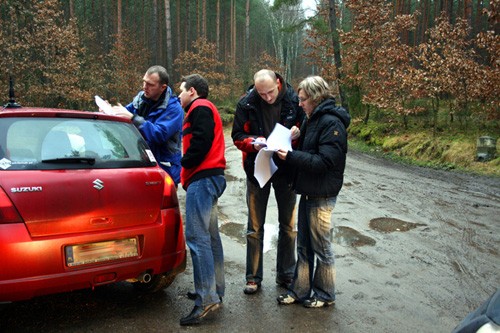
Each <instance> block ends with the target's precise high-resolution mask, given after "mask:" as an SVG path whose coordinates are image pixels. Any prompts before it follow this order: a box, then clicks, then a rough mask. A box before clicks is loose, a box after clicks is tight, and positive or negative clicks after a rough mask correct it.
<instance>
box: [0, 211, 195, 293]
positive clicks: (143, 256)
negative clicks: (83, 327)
mask: <svg viewBox="0 0 500 333" xmlns="http://www.w3.org/2000/svg"><path fill="white" fill-rule="evenodd" d="M162 220H163V221H164V222H162V223H154V224H149V225H143V226H139V227H130V228H124V229H113V230H110V231H107V232H102V231H100V232H99V233H86V234H78V235H71V236H67V235H65V236H61V237H50V238H35V239H34V238H31V237H30V235H29V233H28V231H27V229H26V227H25V225H24V224H23V223H13V224H0V254H1V259H0V302H5V301H18V300H23V299H29V298H33V297H35V296H41V295H46V294H53V293H59V292H67V291H72V290H76V289H84V288H93V287H94V286H98V285H102V284H108V283H113V282H118V281H123V280H127V279H136V278H137V277H138V276H139V275H140V274H141V273H144V272H146V271H147V272H148V273H150V274H152V275H154V274H163V273H167V272H176V273H180V272H181V271H183V270H184V267H185V260H186V247H185V241H184V234H183V228H182V222H181V219H180V214H179V211H178V209H171V210H165V211H163V212H162ZM130 237H137V239H138V240H139V248H140V249H139V256H138V257H136V258H127V259H120V260H115V261H108V262H101V263H97V264H90V265H85V266H79V267H69V266H68V265H66V260H65V251H64V248H65V246H67V245H72V244H85V243H91V242H99V241H107V240H114V239H123V238H130Z"/></svg>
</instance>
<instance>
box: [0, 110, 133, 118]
mask: <svg viewBox="0 0 500 333" xmlns="http://www.w3.org/2000/svg"><path fill="white" fill-rule="evenodd" d="M9 117H47V118H55V117H62V118H83V119H85V118H87V119H102V120H113V121H121V122H130V120H129V119H126V118H123V117H120V116H114V115H109V114H106V113H104V112H99V111H79V110H70V109H57V108H44V107H18V108H3V109H0V118H9Z"/></svg>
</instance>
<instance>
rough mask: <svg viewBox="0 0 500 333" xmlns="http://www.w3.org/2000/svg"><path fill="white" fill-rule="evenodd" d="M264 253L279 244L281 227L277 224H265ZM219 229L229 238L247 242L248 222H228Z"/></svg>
mask: <svg viewBox="0 0 500 333" xmlns="http://www.w3.org/2000/svg"><path fill="white" fill-rule="evenodd" d="M264 228H265V232H264V253H266V252H268V251H269V250H271V249H276V247H277V246H278V231H279V228H278V226H277V225H274V224H271V223H269V224H268V223H266V224H265V225H264ZM219 231H220V232H221V233H223V234H224V235H226V236H228V237H229V238H231V239H233V240H235V241H237V242H238V243H240V244H245V245H246V243H247V237H246V231H247V226H246V224H245V225H243V224H239V223H234V222H226V223H224V224H222V225H221V226H220V227H219Z"/></svg>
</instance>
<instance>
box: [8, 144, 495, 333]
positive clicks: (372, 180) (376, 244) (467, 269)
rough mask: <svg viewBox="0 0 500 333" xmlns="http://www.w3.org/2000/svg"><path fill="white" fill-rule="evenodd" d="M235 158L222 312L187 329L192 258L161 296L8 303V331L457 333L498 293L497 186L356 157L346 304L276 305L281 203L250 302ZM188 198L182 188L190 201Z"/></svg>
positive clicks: (343, 258) (343, 209)
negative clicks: (257, 289)
mask: <svg viewBox="0 0 500 333" xmlns="http://www.w3.org/2000/svg"><path fill="white" fill-rule="evenodd" d="M228 138H229V137H227V139H228ZM226 158H227V160H228V170H227V180H228V187H227V189H226V192H225V193H224V195H223V196H222V197H221V199H220V205H219V206H220V211H219V216H220V223H221V231H222V237H223V245H224V250H225V257H226V287H227V290H226V296H225V298H224V306H223V307H222V309H221V310H219V311H218V312H217V313H214V314H213V315H211V316H209V317H208V318H207V319H206V320H205V322H204V323H203V325H201V326H198V327H180V326H179V324H178V323H179V318H180V317H181V316H183V315H185V314H187V313H188V312H189V311H190V310H191V307H192V301H190V300H188V299H187V297H186V296H185V294H186V292H187V291H189V290H191V289H192V288H193V283H192V269H191V263H190V262H189V260H188V267H187V270H186V272H185V273H184V274H182V275H181V276H179V277H178V278H177V279H176V281H175V282H174V283H173V284H172V285H171V286H170V287H169V288H168V289H166V290H165V291H163V292H160V293H157V294H154V295H142V294H139V293H137V292H135V291H134V290H133V289H132V288H131V287H130V286H129V285H128V284H126V283H120V284H116V285H111V286H106V287H102V288H99V289H96V290H95V291H90V290H83V291H76V292H72V293H65V294H59V295H52V296H46V297H40V298H37V299H33V300H29V301H24V302H19V303H13V304H2V305H0V332H183V331H196V332H238V331H239V332H269V331H271V330H273V331H276V332H285V331H296V332H401V331H411V332H450V331H451V330H452V329H453V328H454V327H455V326H456V325H457V324H458V323H459V322H460V321H461V320H462V319H463V318H464V317H465V316H466V315H467V313H469V312H470V311H471V310H473V309H475V308H476V307H477V306H479V305H480V304H481V303H482V302H483V301H484V300H485V299H486V298H487V297H488V296H489V295H491V294H492V293H493V292H494V291H495V290H496V289H497V288H499V287H500V274H499V271H500V247H499V245H498V244H500V217H499V216H500V179H499V178H488V177H478V176H473V175H465V174H458V173H452V172H444V171H437V170H431V169H425V168H418V167H410V166H404V165H398V164H394V163H392V162H389V161H386V160H382V159H378V158H374V157H371V156H368V155H364V154H359V153H355V152H350V153H349V154H348V162H347V170H346V177H345V186H344V189H343V190H342V192H341V195H340V196H339V198H338V203H337V207H336V211H335V212H334V217H335V228H334V230H333V232H334V237H335V245H334V250H335V252H336V255H337V257H336V258H337V259H336V266H337V304H336V306H335V307H329V308H322V309H305V308H303V307H301V306H299V305H290V306H278V305H277V303H276V300H275V299H276V296H278V295H279V294H280V293H282V292H284V290H283V289H281V288H279V287H278V286H276V285H275V284H274V279H275V275H274V273H275V264H276V261H275V256H276V251H275V248H276V237H277V226H276V223H275V222H274V221H275V220H276V205H275V201H274V198H271V200H270V204H269V211H268V222H267V223H266V245H265V251H266V254H265V262H264V269H265V271H264V281H263V288H262V290H261V292H260V293H258V294H256V295H251V296H247V295H244V294H243V292H242V288H243V284H244V271H245V238H244V233H245V223H246V218H247V214H246V208H245V177H244V174H243V171H242V169H241V154H240V152H239V151H237V150H236V148H235V147H234V146H233V145H232V143H231V142H230V141H227V150H226ZM183 196H184V191H183V190H180V191H179V197H180V198H181V202H182V199H183ZM20 264H22V263H20Z"/></svg>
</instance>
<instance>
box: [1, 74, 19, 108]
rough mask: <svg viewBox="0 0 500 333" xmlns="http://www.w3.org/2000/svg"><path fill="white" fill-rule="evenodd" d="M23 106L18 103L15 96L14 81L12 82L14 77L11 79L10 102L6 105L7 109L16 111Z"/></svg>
mask: <svg viewBox="0 0 500 333" xmlns="http://www.w3.org/2000/svg"><path fill="white" fill-rule="evenodd" d="M20 107H21V105H20V104H19V103H17V102H16V99H15V94H14V80H12V76H11V77H10V79H9V102H8V103H7V104H5V105H4V108H6V109H14V108H20Z"/></svg>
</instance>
